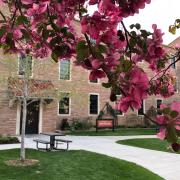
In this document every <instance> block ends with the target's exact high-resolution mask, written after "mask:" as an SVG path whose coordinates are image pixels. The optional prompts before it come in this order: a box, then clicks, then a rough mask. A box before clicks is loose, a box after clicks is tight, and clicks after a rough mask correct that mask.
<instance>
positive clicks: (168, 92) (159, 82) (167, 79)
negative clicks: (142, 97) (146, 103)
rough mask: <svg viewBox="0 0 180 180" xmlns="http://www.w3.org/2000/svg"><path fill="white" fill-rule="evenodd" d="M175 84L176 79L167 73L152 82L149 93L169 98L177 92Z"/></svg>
mask: <svg viewBox="0 0 180 180" xmlns="http://www.w3.org/2000/svg"><path fill="white" fill-rule="evenodd" d="M174 82H175V80H174V77H173V76H172V75H171V74H169V73H166V74H165V75H164V76H163V77H159V78H157V79H156V80H152V81H151V82H150V85H151V88H150V92H149V93H150V94H155V95H161V96H162V97H164V98H168V97H170V96H172V95H173V94H174V92H175V89H174V86H175V84H174Z"/></svg>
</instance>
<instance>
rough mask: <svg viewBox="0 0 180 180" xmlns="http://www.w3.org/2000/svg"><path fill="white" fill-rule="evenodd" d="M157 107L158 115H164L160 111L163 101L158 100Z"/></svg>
mask: <svg viewBox="0 0 180 180" xmlns="http://www.w3.org/2000/svg"><path fill="white" fill-rule="evenodd" d="M156 103H157V104H156V107H157V114H158V115H162V112H161V111H160V106H161V104H162V99H157V102H156Z"/></svg>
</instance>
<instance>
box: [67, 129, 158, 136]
mask: <svg viewBox="0 0 180 180" xmlns="http://www.w3.org/2000/svg"><path fill="white" fill-rule="evenodd" d="M69 134H70V135H77V136H131V135H132V136H133V135H155V134H156V129H155V128H119V129H116V130H115V131H114V132H113V131H112V130H99V131H98V132H96V131H95V130H94V131H73V132H70V133H69Z"/></svg>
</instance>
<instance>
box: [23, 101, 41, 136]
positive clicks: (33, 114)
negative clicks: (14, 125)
mask: <svg viewBox="0 0 180 180" xmlns="http://www.w3.org/2000/svg"><path fill="white" fill-rule="evenodd" d="M31 101H32V100H31ZM31 101H28V102H27V103H28V106H27V116H26V134H38V129H39V104H40V103H39V101H33V102H31ZM22 109H23V108H22V106H21V126H20V133H21V127H22Z"/></svg>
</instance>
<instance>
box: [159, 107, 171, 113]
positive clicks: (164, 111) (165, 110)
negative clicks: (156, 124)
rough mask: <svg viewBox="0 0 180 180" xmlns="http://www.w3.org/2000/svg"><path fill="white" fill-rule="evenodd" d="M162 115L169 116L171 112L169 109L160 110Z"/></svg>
mask: <svg viewBox="0 0 180 180" xmlns="http://www.w3.org/2000/svg"><path fill="white" fill-rule="evenodd" d="M161 111H162V113H163V114H169V113H170V112H171V109H170V108H164V109H162V110H161Z"/></svg>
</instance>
